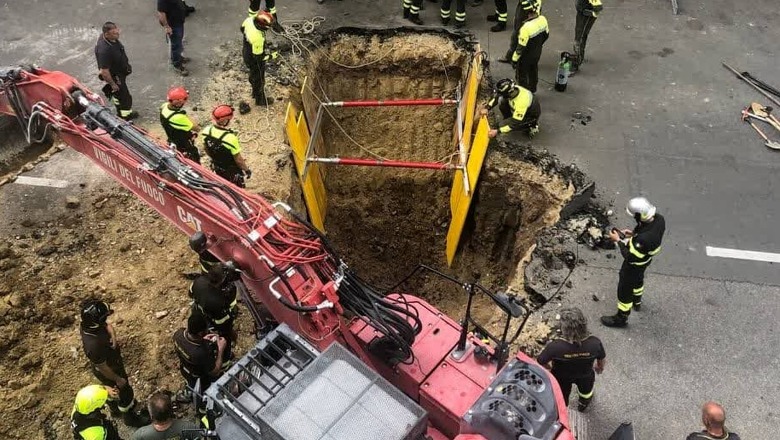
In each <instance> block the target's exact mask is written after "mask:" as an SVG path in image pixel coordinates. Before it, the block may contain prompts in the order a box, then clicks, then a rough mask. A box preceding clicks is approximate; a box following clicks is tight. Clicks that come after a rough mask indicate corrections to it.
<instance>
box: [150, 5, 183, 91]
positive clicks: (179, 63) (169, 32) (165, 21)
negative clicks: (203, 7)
mask: <svg viewBox="0 0 780 440" xmlns="http://www.w3.org/2000/svg"><path fill="white" fill-rule="evenodd" d="M157 18H158V20H159V22H160V26H162V27H163V29H164V30H165V35H166V36H167V38H168V41H169V42H170V45H171V65H173V70H175V71H176V73H178V74H179V75H181V76H187V75H189V74H190V72H189V71H188V70H187V69H186V68H185V67H184V63H187V62H189V61H190V60H189V58H187V57H184V56H182V54H181V53H182V51H184V21H185V19H186V18H187V5H185V4H184V2H183V1H182V0H157Z"/></svg>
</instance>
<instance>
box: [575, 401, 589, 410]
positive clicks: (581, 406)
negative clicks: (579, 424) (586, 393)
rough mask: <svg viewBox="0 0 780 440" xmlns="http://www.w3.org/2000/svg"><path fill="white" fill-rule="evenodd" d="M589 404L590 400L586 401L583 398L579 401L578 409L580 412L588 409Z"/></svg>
mask: <svg viewBox="0 0 780 440" xmlns="http://www.w3.org/2000/svg"><path fill="white" fill-rule="evenodd" d="M588 405H590V400H586V401H585V402H583V401H582V400H580V401H579V402H578V403H577V411H579V412H585V410H586V409H588Z"/></svg>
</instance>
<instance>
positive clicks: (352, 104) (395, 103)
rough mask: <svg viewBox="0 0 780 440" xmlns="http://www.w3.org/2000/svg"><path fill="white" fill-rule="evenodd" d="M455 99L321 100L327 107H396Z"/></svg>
mask: <svg viewBox="0 0 780 440" xmlns="http://www.w3.org/2000/svg"><path fill="white" fill-rule="evenodd" d="M457 103H458V100H456V99H393V100H390V101H383V100H379V101H331V102H323V103H322V105H324V106H327V107H397V106H404V105H448V104H457Z"/></svg>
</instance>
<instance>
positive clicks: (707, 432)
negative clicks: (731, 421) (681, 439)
mask: <svg viewBox="0 0 780 440" xmlns="http://www.w3.org/2000/svg"><path fill="white" fill-rule="evenodd" d="M701 423H702V424H703V425H704V430H703V431H697V432H692V433H690V434H689V435H688V437H685V439H686V440H740V439H739V436H738V435H737V434H736V433H733V432H729V430H728V429H726V410H724V409H723V407H722V406H721V405H720V404H719V403H717V402H707V403H705V404H704V406H702V408H701Z"/></svg>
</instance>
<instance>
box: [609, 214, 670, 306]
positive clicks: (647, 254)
mask: <svg viewBox="0 0 780 440" xmlns="http://www.w3.org/2000/svg"><path fill="white" fill-rule="evenodd" d="M665 230H666V220H664V217H663V216H662V215H661V214H656V215H655V217H654V219H653V221H652V222H650V223H643V222H640V223H639V224H638V225H637V226H636V227H635V228H634V231H633V232H634V235H633V236H632V237H631V238H629V239H628V241H627V243H626V244H623V243H622V242H618V247H619V248H620V253H621V254H623V258H624V259H623V265H622V266H621V267H620V278H619V279H618V288H617V296H618V313H619V314H620V315H623V316H625V317H627V316H628V315H629V314H630V313H631V308H632V306H634V305H640V304H641V303H642V293H644V290H645V286H644V281H645V270H646V269H647V267H648V266H650V263H651V262H652V261H653V256H654V255H657V254H658V253H659V252H661V241H662V240H663V237H664V231H665Z"/></svg>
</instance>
